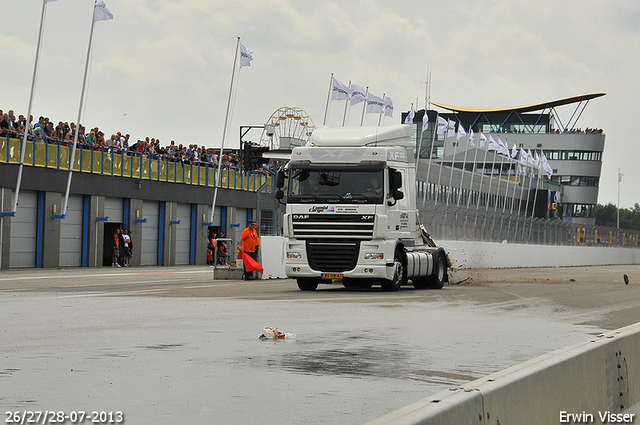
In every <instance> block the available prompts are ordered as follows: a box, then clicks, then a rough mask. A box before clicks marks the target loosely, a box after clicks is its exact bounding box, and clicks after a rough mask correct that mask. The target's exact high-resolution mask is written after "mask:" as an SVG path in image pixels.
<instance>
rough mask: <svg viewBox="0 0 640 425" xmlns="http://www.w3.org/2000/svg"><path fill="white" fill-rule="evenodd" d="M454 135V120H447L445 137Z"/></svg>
mask: <svg viewBox="0 0 640 425" xmlns="http://www.w3.org/2000/svg"><path fill="white" fill-rule="evenodd" d="M455 135H456V122H455V121H452V120H447V137H453V136H455Z"/></svg>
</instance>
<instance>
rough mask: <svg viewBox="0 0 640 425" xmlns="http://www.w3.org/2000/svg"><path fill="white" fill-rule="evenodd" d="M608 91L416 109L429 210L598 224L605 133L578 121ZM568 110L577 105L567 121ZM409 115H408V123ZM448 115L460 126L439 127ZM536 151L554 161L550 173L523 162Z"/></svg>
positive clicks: (424, 193)
mask: <svg viewBox="0 0 640 425" xmlns="http://www.w3.org/2000/svg"><path fill="white" fill-rule="evenodd" d="M601 96H604V93H594V94H586V95H581V96H574V97H570V98H565V99H560V100H554V101H549V102H543V103H538V104H532V105H525V106H517V107H504V108H475V107H473V108H472V107H458V106H451V105H445V104H440V103H432V105H433V106H436V107H438V108H440V109H443V110H444V111H445V112H438V111H436V110H428V111H425V110H420V111H416V113H415V116H414V118H413V126H414V128H415V132H414V134H415V137H414V147H415V149H414V151H415V153H416V155H419V158H420V159H419V161H418V163H417V166H418V173H417V174H418V190H419V192H420V194H421V198H422V206H423V209H424V211H425V214H427V215H429V214H440V215H441V214H445V213H454V212H455V213H456V214H465V215H471V214H473V215H477V214H480V213H481V214H482V215H483V216H487V215H488V216H490V217H491V216H493V215H500V216H505V215H508V216H512V217H515V216H521V217H531V218H558V219H560V220H562V221H567V222H573V223H578V224H585V225H594V224H595V206H596V203H597V199H598V186H599V180H600V172H601V168H602V154H603V151H604V142H605V134H604V132H603V131H602V130H600V129H589V128H587V129H584V130H583V129H579V128H578V127H577V123H578V120H579V118H580V116H581V114H582V112H583V111H584V108H585V107H586V106H587V104H588V103H589V102H590V101H591V100H593V99H596V98H599V97H601ZM560 107H573V113H572V114H571V116H570V118H569V120H568V121H567V122H562V120H561V119H560V115H559V114H558V112H557V109H558V108H560ZM425 113H426V114H427V116H428V123H429V124H428V127H427V128H426V130H425V131H423V128H422V126H423V117H424V114H425ZM408 114H409V112H405V113H403V114H402V119H403V121H404V120H405V118H406V117H407V115H408ZM443 120H444V121H447V122H449V123H450V124H451V123H453V126H454V128H450V130H449V132H448V135H447V132H446V131H445V132H439V131H438V123H439V122H442V121H443ZM461 127H462V131H461V130H460V128H461ZM472 133H473V136H471V134H472ZM482 138H485V140H484V143H483V141H482V140H481V139H482ZM491 142H494V143H496V144H500V145H503V146H506V147H507V149H508V154H506V155H505V154H501V153H499V151H498V150H496V149H491V148H490V147H489V146H490V145H491ZM494 146H495V145H494ZM523 151H524V154H523ZM514 154H515V155H514ZM528 154H531V156H532V157H536V158H542V157H543V156H544V157H545V158H547V159H548V164H549V166H550V168H549V169H548V171H549V173H547V171H545V170H543V169H542V168H541V167H536V166H534V165H532V162H533V161H531V162H527V161H526V160H524V161H523V155H525V156H527V155H528ZM548 174H549V175H548ZM554 208H556V209H554Z"/></svg>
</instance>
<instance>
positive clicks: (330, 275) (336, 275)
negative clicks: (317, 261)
mask: <svg viewBox="0 0 640 425" xmlns="http://www.w3.org/2000/svg"><path fill="white" fill-rule="evenodd" d="M320 276H321V277H322V278H323V279H342V278H343V277H344V275H343V274H342V273H322V274H321V275H320Z"/></svg>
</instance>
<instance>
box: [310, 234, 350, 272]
mask: <svg viewBox="0 0 640 425" xmlns="http://www.w3.org/2000/svg"><path fill="white" fill-rule="evenodd" d="M359 252H360V241H340V242H338V241H322V242H320V241H307V258H308V259H309V266H310V267H311V268H312V269H314V270H319V271H323V272H344V271H348V270H352V269H353V268H354V267H355V266H356V263H357V262H358V253H359Z"/></svg>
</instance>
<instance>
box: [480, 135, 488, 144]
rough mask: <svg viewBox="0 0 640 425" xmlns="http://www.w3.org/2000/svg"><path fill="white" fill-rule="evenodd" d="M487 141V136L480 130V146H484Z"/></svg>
mask: <svg viewBox="0 0 640 425" xmlns="http://www.w3.org/2000/svg"><path fill="white" fill-rule="evenodd" d="M486 143H487V136H485V135H484V133H483V132H480V147H481V148H484V146H485V144H486Z"/></svg>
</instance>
